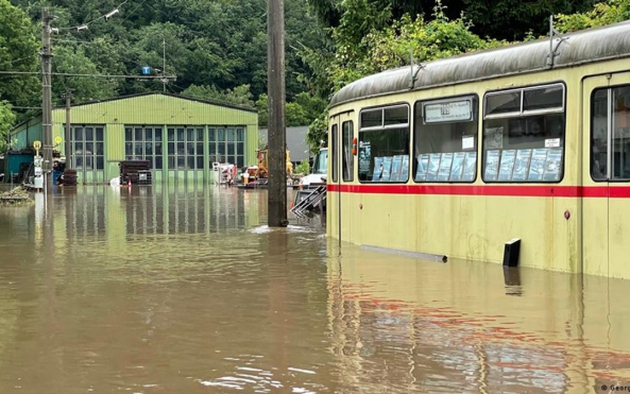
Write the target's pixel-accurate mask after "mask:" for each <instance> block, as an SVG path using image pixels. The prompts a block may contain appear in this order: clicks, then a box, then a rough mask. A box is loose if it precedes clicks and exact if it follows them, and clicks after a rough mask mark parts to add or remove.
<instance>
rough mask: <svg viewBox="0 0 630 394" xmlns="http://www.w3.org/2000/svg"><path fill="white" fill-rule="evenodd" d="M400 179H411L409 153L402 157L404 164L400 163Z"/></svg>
mask: <svg viewBox="0 0 630 394" xmlns="http://www.w3.org/2000/svg"><path fill="white" fill-rule="evenodd" d="M398 179H399V180H401V181H403V182H407V181H408V180H409V155H404V156H403V157H402V164H401V165H400V178H398Z"/></svg>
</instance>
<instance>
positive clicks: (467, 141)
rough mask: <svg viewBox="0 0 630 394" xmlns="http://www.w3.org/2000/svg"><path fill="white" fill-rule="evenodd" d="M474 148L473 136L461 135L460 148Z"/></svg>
mask: <svg viewBox="0 0 630 394" xmlns="http://www.w3.org/2000/svg"><path fill="white" fill-rule="evenodd" d="M474 148H475V137H471V136H466V135H465V136H463V137H462V150H467V149H474Z"/></svg>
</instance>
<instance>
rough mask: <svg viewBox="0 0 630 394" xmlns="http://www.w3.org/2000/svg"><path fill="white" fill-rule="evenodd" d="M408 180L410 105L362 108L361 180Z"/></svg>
mask: <svg viewBox="0 0 630 394" xmlns="http://www.w3.org/2000/svg"><path fill="white" fill-rule="evenodd" d="M408 179H409V106H408V105H406V104H403V105H395V106H391V107H383V108H371V109H366V110H363V111H361V113H360V124H359V181H360V182H407V180H408Z"/></svg>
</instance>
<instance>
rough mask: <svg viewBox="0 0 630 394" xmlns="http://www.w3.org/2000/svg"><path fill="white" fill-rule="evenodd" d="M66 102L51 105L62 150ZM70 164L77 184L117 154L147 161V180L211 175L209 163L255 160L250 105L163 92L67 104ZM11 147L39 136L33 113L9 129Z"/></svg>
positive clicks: (108, 166)
mask: <svg viewBox="0 0 630 394" xmlns="http://www.w3.org/2000/svg"><path fill="white" fill-rule="evenodd" d="M66 112H67V111H66V108H55V109H53V114H52V119H53V126H52V133H53V141H55V143H54V147H53V149H54V150H56V151H59V152H60V153H61V155H62V156H65V153H66V152H65V137H64V135H65V123H66ZM69 113H70V128H71V133H70V146H71V148H70V150H71V152H70V166H71V168H72V169H76V170H77V178H78V182H80V183H105V182H108V181H109V180H110V179H112V178H114V177H116V176H118V175H119V172H120V169H119V166H118V163H120V162H121V161H123V160H148V161H149V162H150V165H151V168H152V172H153V180H154V182H160V181H163V180H169V181H171V180H173V181H175V180H186V181H195V182H211V181H212V180H213V171H212V163H214V162H220V163H230V164H236V165H237V166H238V167H239V168H240V167H242V166H244V165H249V164H253V163H255V162H256V149H257V147H258V115H257V113H256V111H255V110H254V109H251V108H247V107H241V106H236V105H230V104H225V103H219V102H211V101H206V100H198V99H193V98H189V97H183V96H178V95H174V94H168V93H146V94H136V95H132V96H123V97H118V98H115V99H110V100H101V101H96V102H88V103H84V104H76V105H73V106H72V107H71V109H70V111H69ZM11 140H12V141H15V140H17V149H26V148H29V147H32V146H33V142H34V141H36V140H39V141H42V140H43V136H42V118H41V115H40V116H37V117H34V118H32V119H29V120H28V121H25V122H23V123H21V124H20V125H18V126H17V127H16V128H15V129H14V130H13V131H12V132H11Z"/></svg>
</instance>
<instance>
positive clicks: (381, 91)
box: [331, 21, 630, 107]
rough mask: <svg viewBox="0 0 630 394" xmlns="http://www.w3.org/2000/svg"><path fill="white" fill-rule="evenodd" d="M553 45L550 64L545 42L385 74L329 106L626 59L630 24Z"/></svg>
mask: <svg viewBox="0 0 630 394" xmlns="http://www.w3.org/2000/svg"><path fill="white" fill-rule="evenodd" d="M553 47H554V48H557V49H556V50H555V55H554V57H553V64H552V65H549V64H548V61H549V58H550V57H549V54H550V52H551V50H550V39H545V40H539V41H532V42H526V43H522V44H518V45H512V46H507V47H503V48H497V49H492V50H487V51H480V52H474V53H469V54H464V55H460V56H456V57H451V58H447V59H441V60H436V61H433V62H429V63H426V64H422V65H414V66H413V68H412V67H411V66H405V67H400V68H396V69H391V70H387V71H383V72H381V73H378V74H373V75H370V76H367V77H364V78H361V79H359V80H357V81H354V82H352V83H350V84H348V85H346V86H345V87H343V88H342V89H341V90H339V91H338V92H337V93H336V94H335V95H334V96H333V98H332V100H331V107H334V106H337V105H339V104H343V103H345V102H349V101H354V100H359V99H364V98H369V97H376V96H383V95H387V94H393V93H402V92H409V91H412V90H421V89H427V88H430V87H437V86H444V85H452V84H456V83H464V82H472V81H477V80H483V79H490V78H494V77H500V76H507V75H514V74H520V73H527V72H533V71H543V70H550V69H556V68H563V67H570V66H575V65H579V64H584V63H590V62H595V61H601V60H607V59H615V58H618V57H622V56H626V55H628V54H630V21H625V22H621V23H616V24H613V25H609V26H604V27H600V28H596V29H589V30H582V31H578V32H575V33H570V34H566V35H563V36H562V37H561V38H559V37H554V39H553ZM413 74H416V75H415V79H414V80H413V84H412V83H411V80H412V75H413Z"/></svg>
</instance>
